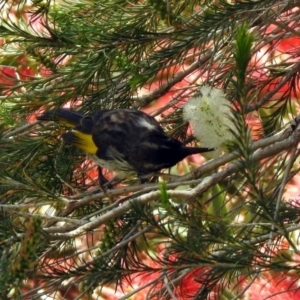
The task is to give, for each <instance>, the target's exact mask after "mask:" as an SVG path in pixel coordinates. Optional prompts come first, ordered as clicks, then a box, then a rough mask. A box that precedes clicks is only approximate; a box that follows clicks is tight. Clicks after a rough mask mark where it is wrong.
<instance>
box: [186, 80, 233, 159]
mask: <svg viewBox="0 0 300 300" xmlns="http://www.w3.org/2000/svg"><path fill="white" fill-rule="evenodd" d="M200 93H201V95H202V96H195V97H192V98H191V99H189V101H188V102H187V103H186V104H185V105H184V107H183V118H184V120H185V121H187V122H189V123H190V125H191V127H192V129H193V131H194V136H195V137H196V138H197V139H198V140H199V141H200V142H201V145H202V146H205V147H211V148H215V149H216V151H213V152H212V153H211V154H212V155H213V156H218V155H220V154H221V151H222V150H226V143H227V142H228V141H230V140H232V139H233V136H232V134H231V133H230V131H229V128H230V129H234V125H233V123H232V122H231V120H230V119H229V118H228V116H229V115H230V114H231V110H230V106H229V105H230V103H229V101H228V100H227V99H226V96H225V94H224V92H223V91H222V90H220V89H216V88H211V87H210V86H207V85H204V86H202V87H201V88H200ZM208 154H209V153H208Z"/></svg>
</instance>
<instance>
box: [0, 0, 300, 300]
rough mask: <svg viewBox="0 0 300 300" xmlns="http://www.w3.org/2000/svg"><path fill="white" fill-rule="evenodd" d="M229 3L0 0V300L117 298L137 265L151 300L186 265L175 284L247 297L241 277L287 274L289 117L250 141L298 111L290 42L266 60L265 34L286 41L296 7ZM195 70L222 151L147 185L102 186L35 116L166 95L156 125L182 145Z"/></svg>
mask: <svg viewBox="0 0 300 300" xmlns="http://www.w3.org/2000/svg"><path fill="white" fill-rule="evenodd" d="M233 2H234V1H225V0H219V1H200V0H199V1H196V0H194V1H188V0H182V1H175V0H169V1H155V0H142V1H130V2H129V1H125V0H110V1H107V0H101V1H99V0H97V1H93V0H92V1H87V0H78V1H52V0H45V1H31V5H30V6H29V4H28V3H27V1H18V3H15V2H11V1H0V8H1V12H0V38H1V40H0V42H1V48H0V51H1V55H0V208H1V215H0V255H1V263H0V298H1V299H2V298H3V299H6V298H7V297H8V296H7V295H10V297H12V296H11V295H13V297H15V299H18V298H19V299H22V298H23V299H25V298H26V299H27V298H28V299H29V298H30V299H37V297H42V296H45V297H52V298H53V299H54V298H55V297H58V298H59V297H60V298H70V293H71V292H70V291H72V292H73V291H74V294H76V297H78V299H79V297H81V296H82V297H83V296H88V297H90V298H91V299H93V298H92V297H94V296H95V295H97V296H98V297H100V296H101V292H102V288H103V286H106V287H112V290H113V291H115V289H117V292H118V293H121V292H122V291H123V292H124V293H125V294H126V293H127V295H126V297H127V296H128V297H129V296H130V295H129V293H130V292H132V294H135V293H136V292H138V291H137V290H134V288H135V287H136V285H137V284H136V282H135V279H136V278H137V276H138V275H141V274H142V276H141V277H142V279H141V283H139V288H141V289H142V288H145V289H146V288H147V287H146V285H149V286H150V288H149V289H148V290H147V293H148V297H149V298H152V299H155V297H156V298H158V299H171V298H173V299H175V298H176V297H178V295H177V292H178V290H179V289H181V288H182V286H184V284H185V283H186V282H185V281H184V280H185V279H186V276H187V275H189V276H192V282H193V284H195V286H196V288H195V290H193V294H192V295H191V294H190V295H188V296H190V297H193V298H195V299H209V298H214V299H216V298H217V295H218V296H219V297H220V298H222V297H223V298H224V299H233V298H239V297H241V295H242V294H243V293H247V290H246V289H244V287H245V286H246V285H247V284H244V283H241V278H244V280H245V281H246V283H249V286H250V285H251V280H252V278H254V279H253V280H255V278H256V277H255V276H258V274H260V275H263V274H266V273H267V272H268V271H270V274H281V273H282V272H283V273H284V272H286V273H287V272H289V274H291V273H293V275H295V276H298V274H299V267H298V263H297V259H296V256H295V254H297V251H298V250H297V249H298V240H299V236H298V231H297V230H298V229H299V228H298V227H297V226H298V225H297V224H298V220H299V216H300V210H299V205H298V204H297V201H286V199H284V195H283V192H284V189H285V187H286V184H287V183H288V181H292V180H293V178H294V177H295V175H296V174H297V172H298V170H299V166H298V163H297V161H296V157H297V155H298V154H299V153H298V150H297V149H296V148H295V146H296V145H297V142H299V141H298V140H297V139H296V138H297V134H295V132H297V126H296V129H295V131H294V132H290V133H289V134H290V136H291V139H292V138H294V140H292V141H291V142H290V140H288V137H286V136H285V137H282V139H281V140H280V139H279V140H276V141H272V142H270V144H264V145H262V146H261V145H260V144H257V143H256V140H259V142H264V141H266V140H265V139H263V138H266V137H267V136H272V135H273V134H274V133H276V132H278V131H279V130H281V128H282V127H283V125H284V124H286V123H288V122H289V121H290V119H291V118H292V117H294V116H295V115H296V111H297V104H298V103H297V101H296V100H295V101H294V102H292V99H293V98H295V97H297V95H298V93H299V92H295V91H296V90H297V89H298V86H297V85H298V80H299V70H300V69H299V64H298V63H297V61H298V60H299V53H298V52H299V51H297V48H296V47H295V49H291V50H290V53H288V54H289V55H290V57H289V58H291V57H292V59H289V58H287V59H285V60H280V59H281V54H282V53H281V54H276V50H277V48H276V45H278V44H280V42H282V41H284V40H285V39H286V38H290V37H296V36H295V33H297V30H298V28H299V21H298V19H299V18H298V15H297V14H298V12H297V11H289V9H292V8H295V10H296V8H297V4H296V3H292V1H288V2H287V1H279V0H276V1H275V0H271V1H262V0H261V1H252V0H248V1H235V2H236V3H233ZM287 13H290V15H288V17H287V18H286V17H285V16H286V14H287ZM289 20H293V22H292V23H291V22H290V21H289ZM271 25H272V26H275V27H276V28H275V31H274V32H275V33H276V34H273V33H272V34H268V32H269V30H271V29H270V28H271ZM266 46H268V47H266ZM261 51H265V55H266V56H265V57H266V62H264V63H262V62H261V61H260V59H259V57H260V56H259V55H260V54H261ZM256 74H259V76H256ZM203 82H205V83H206V84H208V85H210V86H213V87H216V88H222V89H223V91H224V92H225V93H226V95H227V97H228V103H230V104H231V108H232V114H231V115H230V116H226V117H229V118H231V121H232V123H233V124H234V125H235V128H234V129H232V130H231V133H232V135H233V136H234V140H233V141H232V142H231V143H230V145H229V154H225V155H224V156H223V157H222V158H217V159H215V160H213V161H210V162H208V163H207V164H205V165H203V166H200V168H195V166H193V164H186V165H185V170H186V171H187V173H188V174H186V175H185V176H183V177H178V176H176V175H178V173H179V171H178V170H181V169H183V168H182V164H181V165H180V167H179V168H178V169H177V168H173V169H172V170H171V175H170V176H168V174H166V176H165V177H166V179H165V178H164V176H162V177H161V178H160V179H159V180H158V182H159V183H158V184H157V183H156V182H155V180H153V182H151V183H148V184H143V185H142V184H138V182H137V180H136V178H128V179H127V180H126V182H125V183H124V184H122V185H120V186H117V187H114V188H113V189H108V190H104V189H102V187H99V185H98V178H97V173H96V171H95V168H93V165H91V163H90V162H89V160H87V157H86V155H85V154H84V153H82V152H81V151H79V150H76V149H74V148H73V147H70V146H68V145H65V144H63V143H62V142H61V141H60V136H61V135H62V134H63V133H64V132H65V131H66V130H67V128H65V127H63V126H60V125H59V124H56V123H55V122H49V123H43V124H41V123H37V122H35V121H34V120H35V117H36V115H37V114H39V113H40V112H41V111H42V110H44V109H48V108H57V107H60V106H68V107H71V108H73V109H76V110H78V111H80V112H82V113H89V112H91V111H95V110H99V109H101V108H139V109H140V108H149V107H151V105H152V104H155V102H156V100H157V99H159V98H160V97H162V96H164V97H167V100H168V102H165V103H164V104H163V106H162V107H160V108H159V111H158V112H157V113H156V114H157V115H159V116H160V118H159V120H160V122H161V125H162V126H163V127H164V129H165V130H166V131H167V132H168V134H170V135H172V136H175V137H178V138H181V139H182V140H183V139H185V141H186V142H187V143H190V142H192V143H194V144H196V141H195V139H194V137H193V136H191V135H190V131H189V130H188V126H187V124H184V122H183V120H182V105H183V102H184V101H185V100H186V99H188V98H190V97H191V96H193V95H195V94H197V92H199V89H198V87H199V85H202V83H203ZM283 86H284V88H285V90H284V92H283V93H282V94H280V96H278V94H276V91H277V92H278V91H281V88H282V87H283ZM169 108H171V109H170V110H169ZM213 121H214V120H211V122H213ZM250 121H254V122H255V121H257V122H258V123H259V124H261V128H260V131H259V132H255V131H254V130H253V128H252V127H251V122H250ZM295 136H296V137H295ZM285 138H286V140H284V139H285ZM282 141H286V144H285V145H284V147H283V148H280V146H281V144H280V142H282ZM199 142H201V141H199ZM257 145H258V146H257ZM203 146H205V145H203ZM277 149H279V150H277ZM95 173H96V175H95ZM172 176H175V177H172ZM169 177H170V178H171V179H169ZM295 183H297V182H296V181H294V184H295ZM284 245H287V246H284ZM272 272H273V273H272ZM151 276H152V277H151ZM144 278H147V282H146V283H145V281H144V282H143V279H144ZM149 278H150V279H149ZM293 278H297V277H293ZM30 284H32V286H31V285H30ZM143 284H145V286H144V287H143ZM33 286H34V287H33ZM239 288H240V289H239ZM74 294H72V295H74ZM173 294H174V295H175V296H174V295H173ZM185 296H186V295H185ZM246 296H247V295H246ZM246 296H245V297H246ZM145 297H146V296H145Z"/></svg>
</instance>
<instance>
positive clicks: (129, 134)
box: [37, 108, 214, 184]
mask: <svg viewBox="0 0 300 300" xmlns="http://www.w3.org/2000/svg"><path fill="white" fill-rule="evenodd" d="M37 120H39V121H54V122H58V123H61V124H64V125H66V126H68V127H70V130H68V131H67V132H65V133H64V134H62V139H63V141H64V142H65V143H67V144H71V145H73V146H75V147H77V148H79V149H81V150H83V151H84V152H86V153H87V154H88V156H89V157H90V158H91V159H92V160H93V161H94V162H95V163H96V164H97V165H98V166H99V167H100V169H99V170H101V171H99V172H101V174H100V173H99V182H100V184H103V183H105V182H107V181H106V178H105V177H104V176H103V174H102V168H103V167H104V168H106V169H108V170H110V171H114V172H115V173H116V174H117V175H118V177H119V178H120V179H126V178H128V177H129V176H132V175H137V177H138V178H139V179H140V181H141V182H144V181H145V180H147V179H148V178H149V176H152V175H153V174H157V173H158V172H159V171H161V170H162V169H167V168H170V167H173V166H174V165H176V164H177V163H178V162H179V161H181V160H183V159H184V158H185V157H187V156H189V155H192V154H196V153H203V152H209V151H213V150H214V149H213V148H205V147H188V146H185V145H184V144H183V143H182V142H181V141H179V140H178V139H175V138H173V137H171V136H168V135H167V134H166V133H165V132H164V130H163V128H162V127H161V126H160V124H159V122H158V121H157V120H156V119H155V118H154V117H153V116H151V115H149V114H147V113H145V112H143V111H140V110H135V109H102V110H98V111H96V112H93V113H90V114H88V115H83V114H80V113H78V112H77V111H74V110H70V109H66V108H58V109H53V110H46V111H44V112H43V113H41V114H40V115H39V116H38V117H37Z"/></svg>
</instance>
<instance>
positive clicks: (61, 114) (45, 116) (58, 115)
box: [37, 108, 83, 127]
mask: <svg viewBox="0 0 300 300" xmlns="http://www.w3.org/2000/svg"><path fill="white" fill-rule="evenodd" d="M82 118H83V115H81V114H79V113H78V112H75V111H72V110H69V109H66V108H58V109H53V110H46V111H45V112H43V113H42V114H41V115H40V116H38V117H37V120H40V121H58V122H60V123H63V124H64V125H67V126H71V127H75V126H77V125H79V124H80V120H81V119H82Z"/></svg>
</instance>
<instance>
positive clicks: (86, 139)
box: [62, 130, 98, 155]
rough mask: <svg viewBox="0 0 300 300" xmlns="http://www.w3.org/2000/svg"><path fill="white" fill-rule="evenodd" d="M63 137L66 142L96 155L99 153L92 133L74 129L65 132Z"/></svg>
mask: <svg viewBox="0 0 300 300" xmlns="http://www.w3.org/2000/svg"><path fill="white" fill-rule="evenodd" d="M62 138H63V140H64V141H65V142H66V143H68V144H71V145H74V146H75V147H77V148H79V149H81V150H83V151H85V152H87V153H89V154H92V155H95V154H96V153H97V150H98V148H97V146H96V145H95V143H94V141H93V137H92V135H91V134H87V133H83V132H80V131H77V130H72V131H69V132H67V133H65V134H63V136H62Z"/></svg>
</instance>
